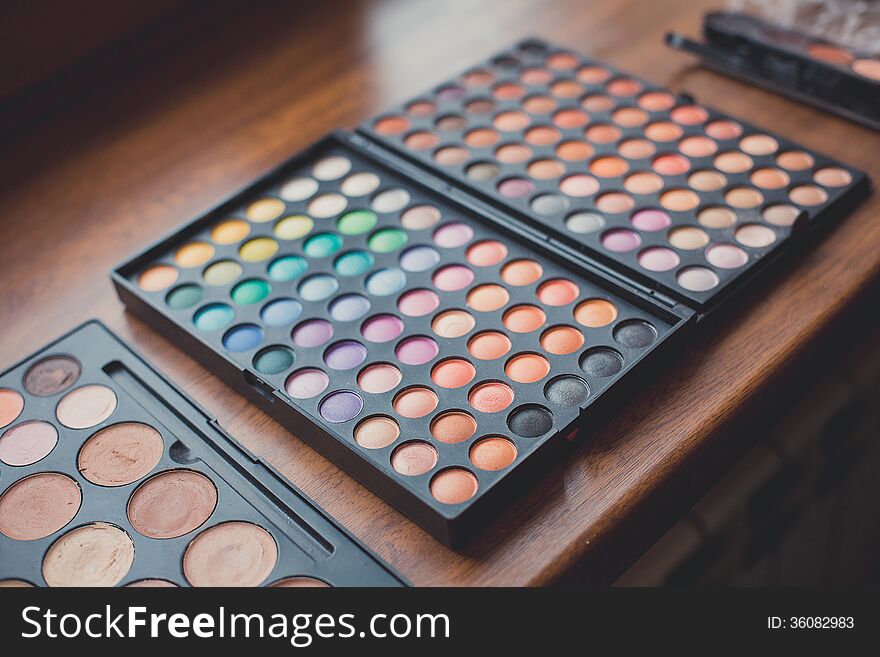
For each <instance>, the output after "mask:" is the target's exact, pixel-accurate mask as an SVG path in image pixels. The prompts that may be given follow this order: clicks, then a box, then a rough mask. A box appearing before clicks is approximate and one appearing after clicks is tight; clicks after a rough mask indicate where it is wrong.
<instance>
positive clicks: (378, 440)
mask: <svg viewBox="0 0 880 657" xmlns="http://www.w3.org/2000/svg"><path fill="white" fill-rule="evenodd" d="M399 437H400V427H399V426H398V425H397V422H395V421H394V420H392V419H391V418H390V417H386V416H384V415H376V416H374V417H368V418H367V419H365V420H362V421H361V422H360V423H359V424H358V425H357V427H355V430H354V439H355V440H356V441H357V444H358V445H360V446H361V447H365V448H367V449H382V448H383V447H388V445H391V444H392V443H393V442H394V441H395V440H397V439H398V438H399Z"/></svg>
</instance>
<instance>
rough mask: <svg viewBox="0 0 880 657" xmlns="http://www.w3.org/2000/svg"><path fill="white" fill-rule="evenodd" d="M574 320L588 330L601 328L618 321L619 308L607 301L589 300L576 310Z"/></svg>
mask: <svg viewBox="0 0 880 657" xmlns="http://www.w3.org/2000/svg"><path fill="white" fill-rule="evenodd" d="M574 318H575V320H576V321H577V323H578V324H581V325H583V326H586V327H588V328H600V327H602V326H607V325H608V324H610V323H611V322H613V321H614V320H615V319H617V308H616V307H615V305H614V304H613V303H611V302H610V301H608V300H607V299H587V300H586V301H582V302H581V303H579V304H578V305H577V307H576V308H575V309H574Z"/></svg>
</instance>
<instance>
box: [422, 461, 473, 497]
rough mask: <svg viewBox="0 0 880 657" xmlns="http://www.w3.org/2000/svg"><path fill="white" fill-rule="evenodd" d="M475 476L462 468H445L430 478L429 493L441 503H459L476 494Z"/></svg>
mask: <svg viewBox="0 0 880 657" xmlns="http://www.w3.org/2000/svg"><path fill="white" fill-rule="evenodd" d="M478 488H479V483H478V482H477V478H476V477H475V476H474V475H473V474H471V473H470V472H468V471H467V470H465V469H464V468H447V469H446V470H442V471H440V472H438V473H437V474H436V475H434V478H433V479H431V495H433V496H434V499H436V500H437V501H438V502H442V503H443V504H461V503H462V502H467V501H468V500H469V499H471V498H472V497H473V496H474V495H476V494H477V489H478Z"/></svg>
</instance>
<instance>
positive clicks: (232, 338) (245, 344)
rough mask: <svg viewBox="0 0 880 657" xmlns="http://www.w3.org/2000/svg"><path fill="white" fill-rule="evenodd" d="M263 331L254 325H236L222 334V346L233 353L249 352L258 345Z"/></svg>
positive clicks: (263, 335) (261, 339)
mask: <svg viewBox="0 0 880 657" xmlns="http://www.w3.org/2000/svg"><path fill="white" fill-rule="evenodd" d="M265 337H266V333H265V331H263V329H262V328H260V327H259V326H257V325H256V324H238V325H237V326H233V327H232V328H231V329H229V330H228V331H226V333H224V334H223V346H224V347H226V348H227V349H228V350H229V351H231V352H233V353H237V352H242V351H250V350H251V349H255V348H256V347H258V346H259V345H260V343H261V342H263V340H264V339H265Z"/></svg>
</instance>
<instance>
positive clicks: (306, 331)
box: [291, 319, 333, 347]
mask: <svg viewBox="0 0 880 657" xmlns="http://www.w3.org/2000/svg"><path fill="white" fill-rule="evenodd" d="M332 337H333V325H332V324H330V322H328V321H326V320H323V319H307V320H306V321H304V322H302V323H300V324H298V325H297V326H296V328H294V329H293V333H291V338H293V344H295V345H296V346H297V347H317V346H319V345H322V344H324V343H325V342H327V340H329V339H330V338H332Z"/></svg>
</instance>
